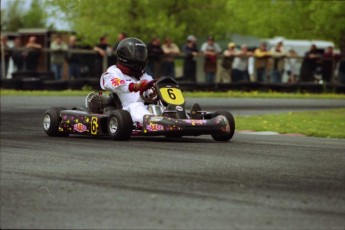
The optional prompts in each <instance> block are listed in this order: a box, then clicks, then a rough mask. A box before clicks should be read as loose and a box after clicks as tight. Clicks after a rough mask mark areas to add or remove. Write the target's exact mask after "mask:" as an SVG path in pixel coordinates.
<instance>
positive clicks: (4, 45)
mask: <svg viewBox="0 0 345 230" xmlns="http://www.w3.org/2000/svg"><path fill="white" fill-rule="evenodd" d="M5 49H6V50H5ZM3 56H4V59H3ZM10 57H11V52H10V50H9V47H8V45H7V36H1V57H0V76H1V79H2V78H6V75H7V71H8V65H9V61H10ZM2 61H4V62H2ZM3 68H4V69H3ZM3 75H4V76H3Z"/></svg>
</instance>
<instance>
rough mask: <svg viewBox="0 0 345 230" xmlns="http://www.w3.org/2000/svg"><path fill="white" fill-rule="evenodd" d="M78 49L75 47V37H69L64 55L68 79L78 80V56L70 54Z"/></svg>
mask: <svg viewBox="0 0 345 230" xmlns="http://www.w3.org/2000/svg"><path fill="white" fill-rule="evenodd" d="M78 48H79V46H78V45H77V37H76V36H74V35H72V36H70V37H69V42H68V52H67V55H66V61H67V63H68V78H69V79H73V78H75V79H78V78H80V54H77V53H72V52H70V51H73V50H74V49H78Z"/></svg>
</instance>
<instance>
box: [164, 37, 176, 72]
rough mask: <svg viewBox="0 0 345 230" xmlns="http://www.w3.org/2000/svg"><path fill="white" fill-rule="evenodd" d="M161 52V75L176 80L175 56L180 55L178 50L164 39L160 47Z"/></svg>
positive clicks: (168, 39) (167, 39)
mask: <svg viewBox="0 0 345 230" xmlns="http://www.w3.org/2000/svg"><path fill="white" fill-rule="evenodd" d="M162 50H163V53H164V55H163V58H162V75H163V76H168V77H172V78H176V73H175V56H176V55H178V54H179V53H180V49H179V48H178V46H177V45H176V44H175V43H173V42H172V40H171V39H170V38H166V39H165V42H164V44H163V45H162Z"/></svg>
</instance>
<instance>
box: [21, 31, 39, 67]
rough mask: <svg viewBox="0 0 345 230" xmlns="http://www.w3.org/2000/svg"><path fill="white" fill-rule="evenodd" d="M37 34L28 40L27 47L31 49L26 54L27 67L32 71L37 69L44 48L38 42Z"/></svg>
mask: <svg viewBox="0 0 345 230" xmlns="http://www.w3.org/2000/svg"><path fill="white" fill-rule="evenodd" d="M36 40H37V37H36V36H30V37H29V40H28V42H27V43H26V48H28V49H29V51H28V52H27V54H26V58H25V60H26V69H27V70H31V71H37V67H38V62H39V58H40V56H41V49H42V48H43V47H42V45H41V44H39V43H37V41H36Z"/></svg>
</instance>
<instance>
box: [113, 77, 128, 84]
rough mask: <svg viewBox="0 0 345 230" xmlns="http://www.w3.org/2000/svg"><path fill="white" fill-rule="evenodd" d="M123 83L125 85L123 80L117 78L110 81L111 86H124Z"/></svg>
mask: <svg viewBox="0 0 345 230" xmlns="http://www.w3.org/2000/svg"><path fill="white" fill-rule="evenodd" d="M125 83H126V81H125V80H123V79H120V78H117V77H115V78H113V79H111V84H112V85H113V86H120V85H123V84H125Z"/></svg>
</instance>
